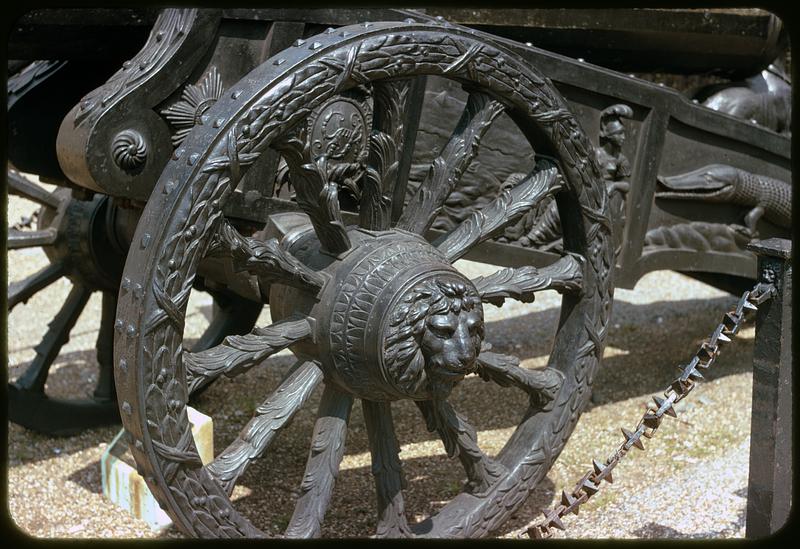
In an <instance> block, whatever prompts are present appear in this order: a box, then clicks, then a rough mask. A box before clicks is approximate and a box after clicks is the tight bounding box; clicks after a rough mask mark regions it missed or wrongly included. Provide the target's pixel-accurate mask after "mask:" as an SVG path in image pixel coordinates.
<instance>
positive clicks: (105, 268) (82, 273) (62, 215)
mask: <svg viewBox="0 0 800 549" xmlns="http://www.w3.org/2000/svg"><path fill="white" fill-rule="evenodd" d="M56 194H57V196H59V198H61V199H62V205H61V206H60V207H59V208H58V211H56V210H55V209H52V208H48V207H44V208H43V209H42V211H41V214H40V217H39V228H40V229H41V228H45V227H50V226H52V227H56V229H57V231H58V234H59V238H58V240H57V241H56V242H55V243H54V244H53V246H50V247H46V248H44V251H45V253H46V254H47V255H48V257H49V259H50V260H51V261H59V260H61V261H65V262H66V263H67V264H69V265H70V272H69V275H68V276H69V278H70V279H72V280H73V282H76V283H79V284H83V285H86V286H87V287H90V288H93V289H99V290H106V291H116V290H117V289H118V287H119V279H120V276H121V273H122V267H123V265H124V264H125V252H126V251H127V250H126V249H125V248H126V247H127V246H124V244H122V243H120V237H119V234H118V233H119V232H120V231H119V230H118V229H117V227H116V226H115V225H116V223H115V217H116V208H115V206H114V205H113V204H112V203H111V200H110V199H109V197H108V196H105V195H100V194H98V195H95V197H94V198H93V199H92V200H88V201H86V200H75V199H73V198H72V197H71V195H70V191H69V190H67V189H59V190H57V191H56Z"/></svg>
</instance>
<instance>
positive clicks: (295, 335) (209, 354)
mask: <svg viewBox="0 0 800 549" xmlns="http://www.w3.org/2000/svg"><path fill="white" fill-rule="evenodd" d="M310 335H311V325H310V324H309V323H308V320H306V319H304V318H301V319H296V320H284V321H280V322H276V323H275V324H273V325H272V326H269V327H267V328H257V329H255V330H254V331H253V333H251V334H247V335H242V336H228V337H226V338H225V341H224V342H222V343H220V344H219V345H217V346H216V347H212V348H211V349H208V350H206V351H200V352H198V353H184V355H183V362H184V365H185V367H186V379H187V383H188V386H189V392H190V393H191V392H192V391H194V390H195V389H197V388H198V387H200V386H201V385H205V384H207V383H209V382H210V381H212V380H213V379H216V378H217V377H219V376H221V375H226V376H228V377H233V376H236V375H239V374H241V373H242V372H244V371H246V370H248V369H250V368H252V367H253V366H257V365H258V364H261V363H262V362H263V361H264V359H266V358H267V357H269V356H270V355H273V354H275V353H277V352H278V351H280V350H282V349H285V348H286V347H288V346H289V345H291V344H293V343H296V342H298V341H300V340H301V339H305V338H307V337H308V336H310Z"/></svg>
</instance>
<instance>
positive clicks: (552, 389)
mask: <svg viewBox="0 0 800 549" xmlns="http://www.w3.org/2000/svg"><path fill="white" fill-rule="evenodd" d="M478 375H480V376H481V378H482V379H483V380H484V381H493V382H494V383H497V384H498V385H500V386H501V387H517V388H519V389H522V390H523V391H525V392H527V393H528V395H529V396H530V399H531V406H532V407H533V408H534V409H536V410H543V409H544V408H545V407H546V406H547V405H548V403H550V402H552V401H553V399H555V397H556V395H557V394H558V390H559V389H560V388H561V385H562V384H563V383H564V374H562V373H561V372H560V371H558V370H556V369H554V368H544V369H542V370H528V369H527V368H522V367H520V365H519V359H518V358H516V357H513V356H509V355H502V354H498V353H492V352H485V353H482V354H481V355H480V356H479V357H478Z"/></svg>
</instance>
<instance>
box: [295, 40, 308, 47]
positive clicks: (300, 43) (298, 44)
mask: <svg viewBox="0 0 800 549" xmlns="http://www.w3.org/2000/svg"><path fill="white" fill-rule="evenodd" d="M305 43H306V41H305V40H303V39H302V38H298V39H297V40H295V41H294V46H295V47H299V46H302V45H303V44H305Z"/></svg>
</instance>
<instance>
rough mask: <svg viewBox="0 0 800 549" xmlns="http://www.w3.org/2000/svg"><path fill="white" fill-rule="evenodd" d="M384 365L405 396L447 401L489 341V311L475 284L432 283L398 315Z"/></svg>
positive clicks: (403, 304) (404, 303)
mask: <svg viewBox="0 0 800 549" xmlns="http://www.w3.org/2000/svg"><path fill="white" fill-rule="evenodd" d="M393 316H394V318H393V322H392V323H391V326H392V328H393V330H392V332H391V333H387V334H386V337H385V345H384V361H385V363H386V365H387V366H388V368H389V372H390V377H391V378H393V379H394V380H396V382H395V384H396V385H397V386H398V387H399V388H400V389H401V391H402V392H404V393H405V394H408V395H409V396H411V395H413V396H416V397H420V396H422V395H423V394H424V395H426V396H428V397H437V398H444V397H446V396H447V395H448V394H449V393H450V392H451V391H452V389H453V387H454V386H455V384H456V383H458V382H459V381H461V380H462V379H463V378H464V376H465V375H467V374H468V373H470V372H472V371H473V370H474V366H475V359H476V358H477V357H478V354H479V353H480V350H481V342H482V340H483V329H484V325H483V307H482V306H481V301H480V298H479V297H478V295H477V293H476V292H475V290H474V288H472V286H471V284H468V283H466V281H464V282H462V281H460V280H458V279H455V277H452V278H451V277H448V278H446V279H436V278H433V279H426V280H424V281H422V282H421V283H419V284H417V286H415V287H414V288H413V289H412V290H411V291H410V292H407V293H406V295H405V296H404V299H402V300H401V302H400V303H399V304H398V306H397V307H396V308H395V310H394V311H393Z"/></svg>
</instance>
